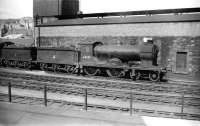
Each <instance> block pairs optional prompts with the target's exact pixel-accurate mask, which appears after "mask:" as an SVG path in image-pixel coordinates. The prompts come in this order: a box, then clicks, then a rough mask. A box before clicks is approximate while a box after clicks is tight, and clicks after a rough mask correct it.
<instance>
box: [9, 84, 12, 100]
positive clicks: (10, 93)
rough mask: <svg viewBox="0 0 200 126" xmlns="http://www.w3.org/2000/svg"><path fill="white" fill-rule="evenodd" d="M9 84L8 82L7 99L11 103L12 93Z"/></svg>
mask: <svg viewBox="0 0 200 126" xmlns="http://www.w3.org/2000/svg"><path fill="white" fill-rule="evenodd" d="M11 87H12V85H11V82H8V97H9V102H12V92H11Z"/></svg>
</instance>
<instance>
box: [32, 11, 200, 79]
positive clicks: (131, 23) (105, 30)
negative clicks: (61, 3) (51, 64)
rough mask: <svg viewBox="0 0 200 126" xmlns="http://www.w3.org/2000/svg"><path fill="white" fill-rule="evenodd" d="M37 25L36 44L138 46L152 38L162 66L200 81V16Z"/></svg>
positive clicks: (112, 18)
mask: <svg viewBox="0 0 200 126" xmlns="http://www.w3.org/2000/svg"><path fill="white" fill-rule="evenodd" d="M44 20H46V21H45V22H46V23H42V22H41V25H38V28H37V29H36V37H37V38H38V41H37V44H38V45H40V46H43V47H49V46H50V47H52V46H53V47H54V46H55V47H63V46H69V45H76V44H77V43H82V42H84V43H85V42H95V41H101V42H103V43H104V44H117V43H119V42H120V43H123V44H131V45H134V44H137V43H140V42H142V40H143V38H144V37H151V38H153V40H154V42H155V43H156V44H157V45H158V46H159V47H160V53H159V64H160V65H162V66H167V67H168V68H170V69H171V70H172V73H173V74H174V75H178V76H179V77H180V79H182V78H185V77H187V78H190V79H200V14H199V13H182V14H177V13H176V14H174V13H170V14H161V15H159V14H155V15H140V16H137V15H130V16H126V17H120V16H119V17H104V18H77V19H67V20H54V21H49V22H48V18H47V19H45V18H44Z"/></svg>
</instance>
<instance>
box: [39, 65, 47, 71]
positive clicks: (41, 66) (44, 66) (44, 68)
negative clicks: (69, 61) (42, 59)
mask: <svg viewBox="0 0 200 126" xmlns="http://www.w3.org/2000/svg"><path fill="white" fill-rule="evenodd" d="M40 69H41V70H43V71H45V70H46V69H47V64H45V63H40Z"/></svg>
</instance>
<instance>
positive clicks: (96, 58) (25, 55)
mask: <svg viewBox="0 0 200 126" xmlns="http://www.w3.org/2000/svg"><path fill="white" fill-rule="evenodd" d="M3 44H4V45H3ZM1 46H2V47H1V50H0V64H1V65H2V66H14V67H23V68H28V69H32V68H35V67H39V68H40V69H41V70H53V71H63V72H67V73H78V74H87V75H90V76H95V75H105V74H106V75H108V76H110V77H130V78H132V79H134V80H137V79H139V78H149V79H150V80H151V81H160V80H162V78H163V77H164V75H165V74H166V69H165V68H162V67H160V66H158V64H157V58H158V57H157V55H158V52H159V49H158V47H157V46H156V45H155V44H154V43H153V40H148V41H147V42H143V43H142V44H138V45H121V44H118V45H104V44H103V43H101V42H94V43H79V44H78V46H77V47H75V46H72V47H67V48H44V47H43V48H42V47H16V46H15V45H14V44H11V45H8V46H7V45H5V43H2V45H1Z"/></svg>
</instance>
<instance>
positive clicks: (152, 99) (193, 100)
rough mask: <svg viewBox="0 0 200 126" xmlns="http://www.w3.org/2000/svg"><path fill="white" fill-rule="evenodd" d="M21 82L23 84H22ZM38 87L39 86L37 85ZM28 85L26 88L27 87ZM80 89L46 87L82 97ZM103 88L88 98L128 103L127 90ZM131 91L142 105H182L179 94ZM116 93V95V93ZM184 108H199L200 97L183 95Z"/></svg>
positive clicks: (30, 86)
mask: <svg viewBox="0 0 200 126" xmlns="http://www.w3.org/2000/svg"><path fill="white" fill-rule="evenodd" d="M0 79H1V81H3V80H4V81H9V80H11V79H12V78H0ZM22 82H23V83H22ZM38 84H39V85H40V86H39V85H38ZM45 84H48V82H47V83H45V82H44V83H42V82H41V81H30V80H20V79H19V80H16V79H15V83H14V84H12V87H14V88H20V89H27V90H33V89H34V90H38V91H41V90H43V86H44V85H45ZM27 85H28V86H27ZM0 86H7V84H6V83H4V84H0ZM82 88H87V87H86V86H81V87H80V86H75V85H73V84H71V85H70V84H68V85H65V86H63V85H62V84H61V85H60V84H58V83H55V84H53V85H51V86H49V87H48V90H49V91H50V92H53V93H59V94H66V95H69V94H70V95H81V96H82V95H84V93H83V92H82ZM103 89H104V88H96V90H90V92H88V95H89V96H92V97H99V98H105V99H115V100H122V101H129V100H130V95H129V92H128V91H127V90H114V89H110V91H109V92H108V91H107V92H104V91H102V90H103ZM122 91H126V92H128V93H123V94H122V93H120V92H122ZM132 91H133V93H132V94H133V97H132V98H133V100H134V101H135V102H142V103H151V104H163V105H175V106H181V105H182V97H183V96H182V95H179V94H166V93H154V92H142V91H135V90H132ZM117 92H118V93H117ZM184 98H185V100H184V101H185V104H184V105H185V106H188V107H198V108H200V102H199V101H200V97H199V96H190V95H185V94H184Z"/></svg>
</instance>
